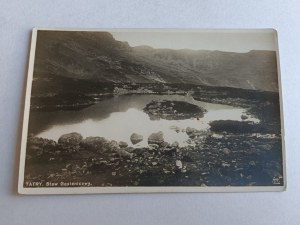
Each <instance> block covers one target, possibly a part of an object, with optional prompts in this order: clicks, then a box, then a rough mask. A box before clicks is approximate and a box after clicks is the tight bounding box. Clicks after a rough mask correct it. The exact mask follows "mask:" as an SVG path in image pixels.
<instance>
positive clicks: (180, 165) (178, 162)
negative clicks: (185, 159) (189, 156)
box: [175, 160, 182, 169]
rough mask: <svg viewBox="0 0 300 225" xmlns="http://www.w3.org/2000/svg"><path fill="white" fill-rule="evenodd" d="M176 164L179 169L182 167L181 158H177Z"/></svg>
mask: <svg viewBox="0 0 300 225" xmlns="http://www.w3.org/2000/svg"><path fill="white" fill-rule="evenodd" d="M175 164H176V167H177V169H182V162H181V161H180V160H176V162H175Z"/></svg>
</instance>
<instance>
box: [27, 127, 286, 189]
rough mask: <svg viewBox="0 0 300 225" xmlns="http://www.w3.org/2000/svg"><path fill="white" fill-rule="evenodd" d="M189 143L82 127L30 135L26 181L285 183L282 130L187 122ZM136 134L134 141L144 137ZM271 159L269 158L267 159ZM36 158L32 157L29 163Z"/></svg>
mask: <svg viewBox="0 0 300 225" xmlns="http://www.w3.org/2000/svg"><path fill="white" fill-rule="evenodd" d="M185 132H186V133H187V134H188V136H189V137H190V139H189V143H190V144H189V145H188V146H186V147H180V146H179V144H178V143H177V142H174V143H167V142H165V141H164V138H163V133H162V132H157V133H153V134H151V135H150V136H149V137H148V144H149V146H148V147H143V148H140V147H129V146H128V143H126V142H117V141H114V140H106V139H105V138H103V137H87V138H83V137H82V136H81V134H79V133H70V134H65V135H62V136H61V137H60V138H59V140H58V141H57V142H55V141H53V140H48V139H43V138H38V137H28V142H27V158H26V169H25V181H27V182H28V181H33V182H34V181H38V180H39V181H41V180H42V181H44V183H46V182H61V181H72V182H73V181H74V182H76V181H80V182H91V185H92V186H149V185H150V186H178V185H180V186H190V185H192V186H195V185H196V186H227V185H230V186H240V185H243V186H244V185H274V184H273V179H274V178H276V179H277V178H278V179H279V180H280V181H281V183H278V185H280V184H282V167H281V165H282V164H281V162H282V161H281V142H280V141H281V139H280V135H278V134H257V133H248V134H236V133H230V132H221V133H215V132H212V131H211V130H208V131H205V132H204V131H201V132H200V131H198V130H196V129H193V128H187V129H186V130H185ZM143 138H144V137H142V136H141V135H139V134H132V135H131V142H132V144H134V145H135V144H137V143H139V141H141V140H143ZM266 159H267V161H266ZM29 162H30V163H29Z"/></svg>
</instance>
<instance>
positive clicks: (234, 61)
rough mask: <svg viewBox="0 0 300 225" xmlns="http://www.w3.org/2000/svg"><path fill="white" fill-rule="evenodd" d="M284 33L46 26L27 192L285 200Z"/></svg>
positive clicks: (26, 131) (39, 52) (34, 79)
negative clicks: (256, 195)
mask: <svg viewBox="0 0 300 225" xmlns="http://www.w3.org/2000/svg"><path fill="white" fill-rule="evenodd" d="M279 71H280V70H279V59H278V46H277V33H276V31H275V30H272V29H255V30H254V29H253V30H252V29H249V30H243V29H240V30H239V29H236V30H196V29H195V30H193V29H191V30H190V29H186V30H180V29H179V30H176V29H115V30H114V29H112V30H72V29H61V30H59V29H57V30H55V29H34V30H33V32H32V43H31V51H30V59H29V69H28V77H27V89H26V99H25V109H24V119H23V131H22V146H21V157H20V169H19V184H18V190H19V193H21V194H80V193H82V194H83V193H129V192H131V193H135V192H231V191H283V190H285V187H286V177H285V156H284V155H285V152H284V133H283V132H284V130H283V123H282V118H283V114H282V110H281V108H282V106H281V90H280V72H279Z"/></svg>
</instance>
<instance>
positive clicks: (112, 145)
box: [108, 140, 125, 152]
mask: <svg viewBox="0 0 300 225" xmlns="http://www.w3.org/2000/svg"><path fill="white" fill-rule="evenodd" d="M108 147H109V149H110V150H111V151H113V152H118V151H119V149H120V147H119V143H118V142H116V141H114V140H113V141H110V142H109V143H108ZM123 151H125V150H123Z"/></svg>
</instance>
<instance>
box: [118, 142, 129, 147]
mask: <svg viewBox="0 0 300 225" xmlns="http://www.w3.org/2000/svg"><path fill="white" fill-rule="evenodd" d="M119 146H120V148H126V147H127V146H128V144H127V143H126V142H125V141H120V142H119Z"/></svg>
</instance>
